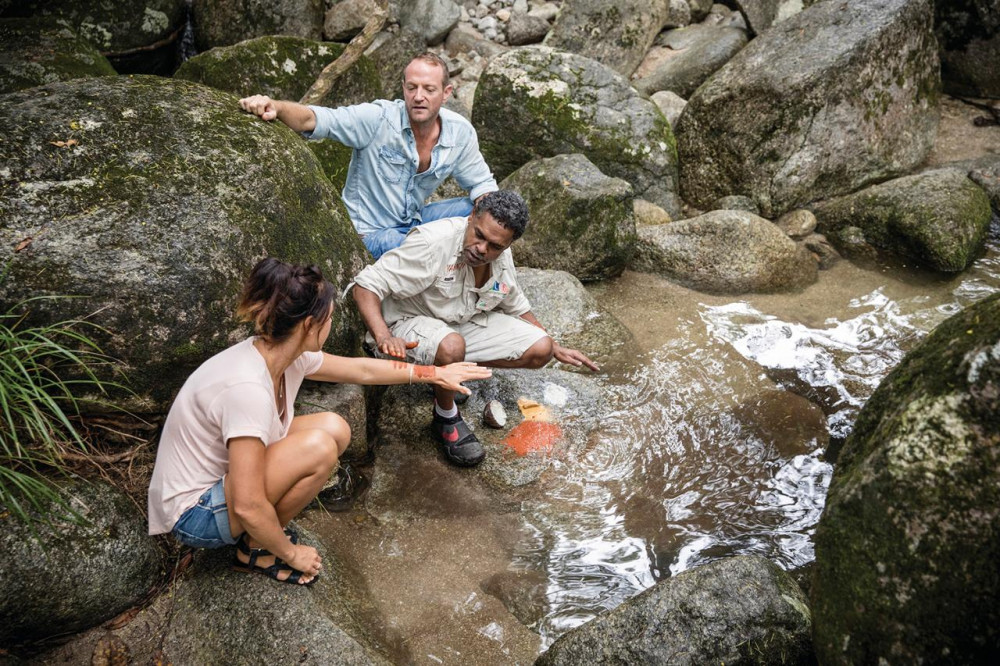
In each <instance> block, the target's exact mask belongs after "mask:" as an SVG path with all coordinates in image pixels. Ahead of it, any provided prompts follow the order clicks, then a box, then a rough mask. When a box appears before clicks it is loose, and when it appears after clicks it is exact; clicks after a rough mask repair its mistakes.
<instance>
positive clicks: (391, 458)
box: [367, 368, 604, 520]
mask: <svg viewBox="0 0 1000 666" xmlns="http://www.w3.org/2000/svg"><path fill="white" fill-rule="evenodd" d="M493 374H494V376H493V377H492V378H491V379H488V380H483V381H478V382H470V383H469V388H470V389H472V396H471V397H470V398H469V401H468V402H467V403H466V404H465V405H462V406H461V407H460V408H459V410H460V411H461V413H462V415H463V416H464V418H465V420H466V422H467V423H468V424H469V426H470V427H471V428H472V430H473V431H474V432H475V433H476V436H477V437H478V438H479V440H480V441H481V442H482V443H483V448H484V449H485V450H486V459H485V460H484V461H483V462H482V463H481V464H480V465H479V466H478V467H476V468H475V469H474V471H471V472H462V471H461V470H456V471H455V472H453V473H452V474H451V476H452V477H454V476H456V475H461V476H462V477H468V476H470V475H474V476H475V477H477V481H478V482H479V483H482V482H485V483H486V484H487V485H488V486H490V487H492V488H496V489H499V490H502V491H514V490H515V489H518V488H523V487H525V486H529V485H530V484H532V483H534V482H535V481H537V480H538V479H539V477H540V476H541V475H542V474H543V473H544V472H545V470H546V469H548V467H549V466H550V462H551V458H552V457H553V456H560V455H565V454H566V452H568V451H578V450H579V449H581V448H582V447H583V445H584V443H585V442H586V439H587V436H588V435H589V433H590V432H591V431H592V430H593V429H594V428H595V427H596V426H597V423H598V422H599V419H600V414H601V409H602V407H603V403H604V396H603V393H602V390H601V387H600V383H599V382H598V380H596V379H594V378H591V377H588V376H585V375H582V374H578V373H573V372H565V371H562V370H556V369H549V368H543V369H541V370H499V369H498V370H494V373H493ZM519 398H526V399H528V400H531V401H534V402H537V403H538V404H540V405H542V406H543V407H545V411H547V412H549V414H550V416H551V419H550V420H549V421H547V422H545V425H544V426H540V427H538V428H535V427H534V426H525V427H524V428H521V429H520V430H518V431H517V433H514V434H513V438H512V437H511V435H512V433H513V431H515V430H516V429H517V428H518V426H519V425H520V424H521V423H522V422H523V421H524V418H523V416H522V414H521V412H520V409H519V407H518V399H519ZM491 400H499V401H500V402H501V403H502V404H503V406H504V409H505V410H506V412H507V427H506V428H505V429H503V430H494V429H491V428H487V427H485V426H484V425H483V424H482V421H481V419H480V415H481V414H482V413H483V408H484V407H485V406H486V403H488V402H489V401H491ZM432 405H433V400H432V392H431V389H430V387H429V386H425V385H413V386H396V387H391V388H389V389H388V390H387V391H386V394H385V396H384V397H383V399H382V406H381V409H380V411H379V414H378V421H377V426H376V431H377V432H378V442H377V446H378V447H379V449H378V451H379V454H378V455H379V461H380V462H379V463H378V464H377V465H376V470H375V474H374V476H373V478H372V488H371V490H370V491H369V496H368V500H367V506H368V510H369V511H371V512H372V513H373V514H375V515H376V516H378V517H379V519H380V520H389V519H390V518H391V516H392V514H393V513H394V511H395V509H394V508H393V507H394V505H396V504H397V500H396V497H397V496H398V493H399V492H402V489H401V488H398V487H397V488H393V487H391V486H389V485H388V484H384V483H382V482H381V481H380V479H381V478H383V477H382V475H381V472H380V470H379V465H381V464H383V463H382V462H381V461H383V460H385V461H387V462H386V463H385V464H389V465H398V464H400V461H401V460H402V459H403V456H407V457H409V458H411V459H412V458H413V457H414V456H415V457H416V458H417V459H420V460H425V461H434V463H433V464H434V465H435V467H438V466H441V467H443V466H445V463H444V462H443V458H441V455H442V454H441V453H440V452H439V450H438V444H437V443H436V442H435V441H434V440H433V439H432V437H431V434H430V422H431V415H432V409H433V406H432ZM549 426H552V427H549ZM534 430H538V431H539V432H537V433H536V432H534ZM519 433H523V435H522V434H519ZM521 444H523V445H524V446H523V447H522V446H520V445H521ZM519 448H520V451H518V449H519ZM422 464H432V463H430V462H425V463H422ZM406 504H407V503H406V502H403V503H402V506H404V507H405V506H406ZM441 506H442V507H443V508H442V509H441V510H446V511H449V512H452V511H455V510H458V507H457V506H455V505H454V504H449V503H447V502H445V503H444V504H442V505H441ZM467 508H468V507H467Z"/></svg>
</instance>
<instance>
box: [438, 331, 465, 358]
mask: <svg viewBox="0 0 1000 666" xmlns="http://www.w3.org/2000/svg"><path fill="white" fill-rule="evenodd" d="M464 360H465V338H463V337H462V336H461V335H459V334H458V333H449V334H448V335H446V336H445V337H444V340H442V341H441V343H440V344H439V345H438V348H437V353H435V354H434V364H435V365H448V364H449V363H458V362H460V361H464Z"/></svg>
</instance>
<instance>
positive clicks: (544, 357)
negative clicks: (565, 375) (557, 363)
mask: <svg viewBox="0 0 1000 666" xmlns="http://www.w3.org/2000/svg"><path fill="white" fill-rule="evenodd" d="M551 360H552V338H550V337H548V336H545V337H544V338H541V339H540V340H538V342H536V343H535V344H533V345H531V346H530V347H528V349H527V350H526V351H525V352H524V353H523V354H522V355H521V361H522V362H523V363H524V366H523V367H525V368H531V369H535V370H537V369H538V368H543V367H545V365H546V364H547V363H548V362H549V361H551Z"/></svg>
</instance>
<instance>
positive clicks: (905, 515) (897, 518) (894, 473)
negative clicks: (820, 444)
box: [811, 295, 1000, 664]
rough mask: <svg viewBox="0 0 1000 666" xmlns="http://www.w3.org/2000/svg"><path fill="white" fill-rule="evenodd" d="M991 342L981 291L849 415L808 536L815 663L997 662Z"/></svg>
mask: <svg viewBox="0 0 1000 666" xmlns="http://www.w3.org/2000/svg"><path fill="white" fill-rule="evenodd" d="M998 341H1000V296H996V295H994V296H991V297H989V298H987V299H985V300H983V301H981V302H979V303H976V304H974V305H971V306H969V307H968V308H966V309H965V310H963V311H962V312H960V313H958V314H956V315H954V316H953V317H951V318H950V319H948V320H946V321H945V322H944V323H943V324H941V325H940V326H939V327H938V328H937V329H935V330H934V332H933V333H932V334H931V335H930V336H928V337H927V338H926V339H925V340H924V341H923V342H922V343H921V344H920V345H919V346H918V347H917V348H916V349H914V350H913V351H912V352H910V353H909V354H907V356H906V357H905V358H904V359H903V361H902V362H901V363H900V364H899V365H898V366H897V367H896V368H895V369H894V370H893V371H892V372H891V373H889V375H888V376H887V377H886V378H885V379H884V380H883V381H882V383H881V384H880V385H879V388H878V389H877V390H876V392H875V393H874V394H873V395H872V397H871V398H870V399H869V400H868V402H867V404H866V405H865V407H864V408H863V409H862V411H861V413H860V414H859V416H858V420H857V423H856V424H855V428H854V432H853V433H852V435H851V436H850V438H849V439H848V440H847V442H846V443H845V445H844V448H843V451H842V452H841V454H840V458H839V461H838V465H837V467H836V468H835V470H834V476H833V482H832V484H831V486H830V492H829V495H828V497H827V503H826V508H825V511H824V513H823V516H822V518H821V520H820V522H819V525H818V527H817V532H816V573H815V578H814V582H813V589H812V593H811V594H812V608H813V613H814V618H815V626H816V634H815V638H816V650H817V655H818V656H819V659H820V662H821V663H829V664H842V663H843V664H846V663H852V662H858V661H862V660H864V661H874V660H878V659H884V660H887V661H888V660H904V661H916V660H919V659H922V658H926V657H927V656H929V655H947V659H948V660H949V661H953V662H955V663H976V662H983V661H989V660H990V659H992V658H993V657H994V656H995V655H996V654H998V652H1000V632H998V627H1000V617H998V608H1000V607H998V605H997V603H996V600H997V599H998V598H1000V576H998V574H997V568H996V562H997V560H998V558H1000V552H998V549H1000V542H998V540H997V539H996V534H997V532H998V530H1000V509H998V507H1000V496H998V493H1000V491H998V489H1000V446H998V443H1000V423H998V421H997V414H998V413H1000V342H998ZM845 581H850V582H851V584H850V585H845Z"/></svg>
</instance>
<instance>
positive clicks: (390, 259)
mask: <svg viewBox="0 0 1000 666" xmlns="http://www.w3.org/2000/svg"><path fill="white" fill-rule="evenodd" d="M441 261H442V257H441V256H440V253H438V252H435V251H434V248H432V247H431V246H430V244H429V243H428V242H427V239H426V238H425V237H424V235H423V234H421V233H420V229H419V228H417V229H414V230H413V231H411V232H410V234H409V235H408V236H407V237H406V240H404V241H403V244H402V245H400V246H399V247H397V248H396V249H395V250H390V251H389V252H386V253H385V254H383V255H382V256H381V257H380V258H379V260H378V261H376V262H375V263H374V264H371V265H370V266H367V267H365V269H364V270H362V271H361V272H360V273H358V275H357V276H356V277H355V278H354V284H356V285H358V286H359V287H364V288H365V289H367V290H368V291H371V292H373V293H374V294H375V295H376V296H378V297H379V300H383V301H384V300H385V299H386V298H387V297H389V296H392V297H393V298H396V299H403V298H410V297H412V296H416V295H417V294H419V293H421V292H422V291H424V290H425V289H427V287H429V286H430V285H431V284H432V283H433V282H434V278H435V277H437V274H438V272H439V270H440V268H441Z"/></svg>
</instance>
